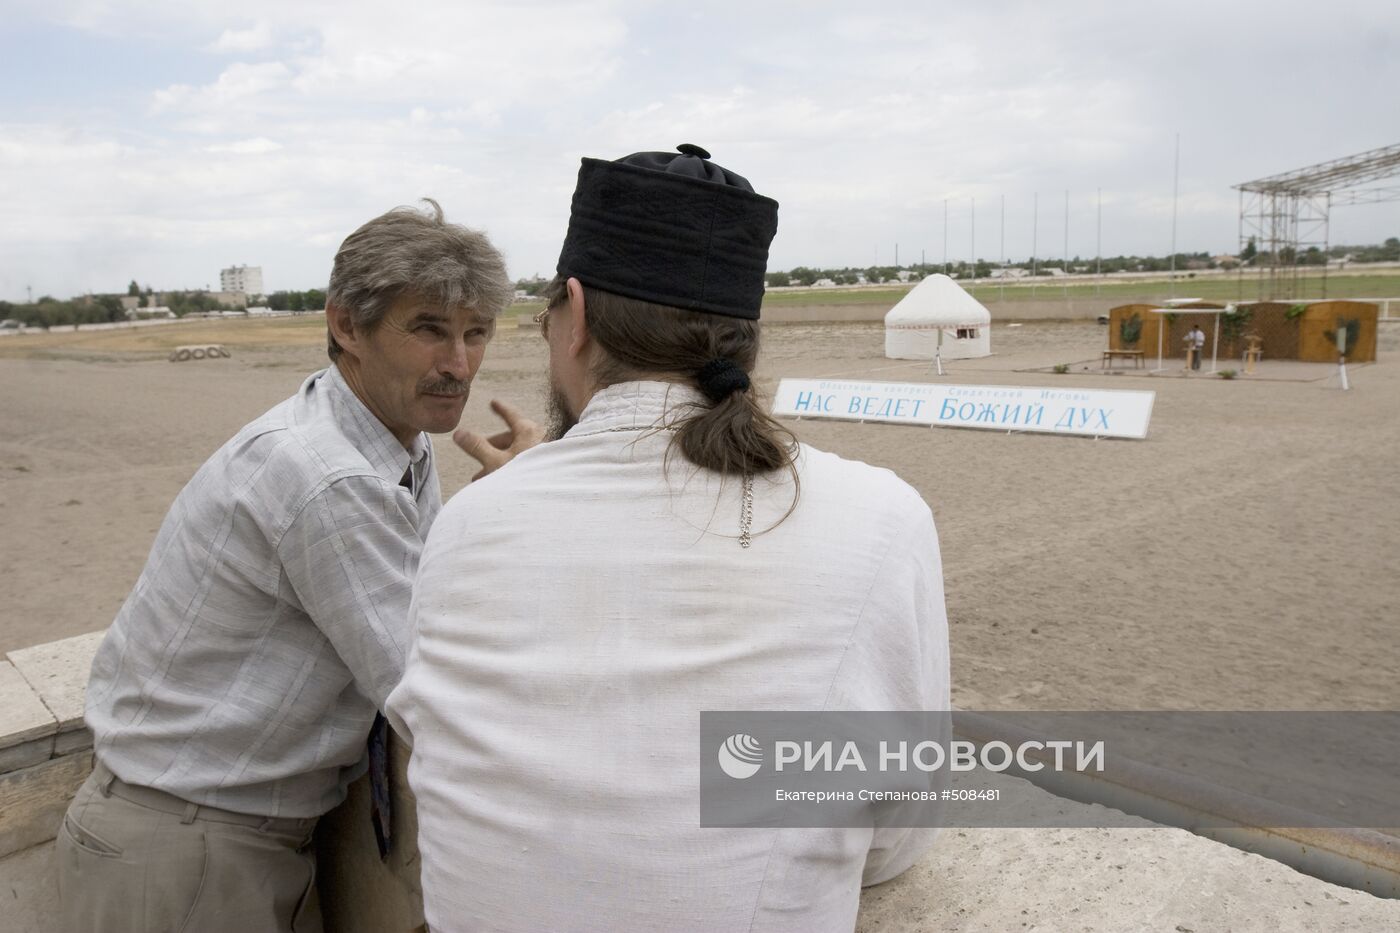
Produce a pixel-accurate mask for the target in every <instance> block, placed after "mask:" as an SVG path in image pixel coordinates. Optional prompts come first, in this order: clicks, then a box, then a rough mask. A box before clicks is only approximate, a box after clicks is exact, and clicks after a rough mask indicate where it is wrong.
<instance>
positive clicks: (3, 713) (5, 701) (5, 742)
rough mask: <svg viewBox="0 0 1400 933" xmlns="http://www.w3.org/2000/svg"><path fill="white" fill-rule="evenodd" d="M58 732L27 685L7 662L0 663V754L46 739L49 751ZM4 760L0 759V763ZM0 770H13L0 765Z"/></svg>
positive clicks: (36, 696)
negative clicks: (53, 737)
mask: <svg viewBox="0 0 1400 933" xmlns="http://www.w3.org/2000/svg"><path fill="white" fill-rule="evenodd" d="M57 732H58V720H57V718H55V717H54V715H53V713H51V712H49V708H48V707H47V706H45V705H44V701H43V700H42V699H40V697H39V694H38V693H37V692H35V690H34V688H33V687H32V686H30V684H29V681H27V680H26V679H25V678H24V675H22V674H21V673H20V672H19V671H18V670H17V669H16V668H15V666H14V665H13V664H11V663H10V662H9V661H3V660H0V753H3V752H4V751H5V750H7V749H13V748H16V747H22V746H27V745H29V744H30V743H32V742H34V741H35V740H39V739H48V745H49V747H50V748H52V746H53V739H52V738H51V737H52V736H53V735H54V734H56V733H57ZM20 757H21V758H24V757H25V756H24V755H21V756H20ZM44 757H45V758H47V757H48V755H45V756H44ZM3 760H4V759H0V762H3ZM31 763H32V762H31ZM14 767H24V765H22V764H21V765H15V766H14ZM0 770H12V768H5V767H4V766H3V764H0Z"/></svg>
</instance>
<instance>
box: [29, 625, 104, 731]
mask: <svg viewBox="0 0 1400 933" xmlns="http://www.w3.org/2000/svg"><path fill="white" fill-rule="evenodd" d="M105 634H106V632H105V631H101V632H89V633H88V634H86V635H76V636H74V637H72V638H65V639H62V640H61V641H53V642H49V643H48V644H46V645H35V646H34V647H32V648H23V649H21V650H19V651H11V652H10V654H9V658H10V663H11V664H13V665H14V667H15V670H17V671H18V672H19V673H20V676H22V677H23V678H24V679H25V680H26V681H28V683H29V686H30V687H32V688H33V689H34V692H35V693H37V694H38V695H39V699H40V700H42V701H43V704H44V706H45V707H47V708H48V710H49V712H50V713H52V714H53V717H54V718H55V719H56V720H58V731H59V732H71V731H73V730H76V729H81V728H82V727H83V707H84V703H85V700H86V696H87V682H88V672H89V671H90V670H91V668H92V656H93V655H94V654H96V653H97V647H98V645H100V644H102V637H103V636H104V635H105ZM89 744H91V742H89Z"/></svg>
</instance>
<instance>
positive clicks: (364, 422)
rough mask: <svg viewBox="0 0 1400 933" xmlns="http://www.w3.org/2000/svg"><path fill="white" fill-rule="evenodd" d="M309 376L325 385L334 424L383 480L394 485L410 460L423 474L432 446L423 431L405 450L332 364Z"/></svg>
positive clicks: (419, 472) (315, 382) (418, 473)
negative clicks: (409, 448) (408, 448)
mask: <svg viewBox="0 0 1400 933" xmlns="http://www.w3.org/2000/svg"><path fill="white" fill-rule="evenodd" d="M311 378H312V380H313V383H314V384H315V385H317V386H321V387H324V388H325V391H326V392H327V393H328V398H329V399H330V402H331V410H332V412H334V417H335V421H336V424H338V425H339V426H340V429H341V431H343V432H344V433H345V436H346V437H347V438H349V439H350V442H351V443H353V444H354V445H355V447H356V449H358V450H359V451H360V453H362V454H364V457H365V459H366V460H368V461H369V465H370V466H371V467H372V468H373V469H374V472H375V473H377V474H378V475H379V476H381V477H383V478H384V480H385V481H386V482H389V483H393V484H395V485H397V484H398V482H399V480H401V479H403V474H404V470H406V469H408V466H409V464H410V463H411V464H413V467H414V470H413V471H414V473H415V474H416V475H417V477H418V478H419V480H420V481H421V479H422V477H423V476H424V475H425V474H426V470H427V465H428V460H427V458H428V456H429V452H430V451H431V449H432V447H431V444H430V443H429V441H428V437H427V435H426V434H424V433H423V432H422V431H419V432H418V433H417V434H416V435H414V438H413V444H412V449H411V450H406V449H404V446H403V445H402V444H400V443H399V439H398V438H396V437H395V436H394V434H393V432H392V431H390V430H389V429H388V428H387V427H385V426H384V422H382V421H380V420H379V419H378V418H376V417H375V416H374V412H372V411H370V410H369V409H368V408H367V407H366V406H365V403H364V402H362V401H360V397H359V396H358V395H356V394H355V392H354V390H353V389H351V388H350V386H349V385H348V384H347V383H346V382H345V377H344V376H342V375H341V373H340V367H339V366H337V365H335V364H334V363H332V364H331V365H330V366H329V367H327V368H326V369H325V370H323V371H322V372H320V373H318V374H317V375H316V376H313V377H311Z"/></svg>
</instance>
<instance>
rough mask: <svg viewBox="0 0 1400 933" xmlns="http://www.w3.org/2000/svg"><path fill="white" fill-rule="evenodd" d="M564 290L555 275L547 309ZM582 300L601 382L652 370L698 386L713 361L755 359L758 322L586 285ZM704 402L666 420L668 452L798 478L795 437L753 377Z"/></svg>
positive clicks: (742, 365)
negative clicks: (762, 398) (670, 434)
mask: <svg viewBox="0 0 1400 933" xmlns="http://www.w3.org/2000/svg"><path fill="white" fill-rule="evenodd" d="M567 296H568V290H567V286H566V282H565V280H564V279H562V278H558V277H556V278H555V279H554V280H553V281H552V282H550V283H549V285H547V286H546V287H545V289H544V298H545V301H546V302H548V304H549V306H551V307H552V306H553V305H555V304H558V303H559V302H561V301H564V300H566V299H567ZM583 300H584V306H585V307H586V308H587V315H588V317H587V320H588V333H589V335H590V336H591V337H592V338H593V339H594V340H595V341H597V343H598V346H599V347H601V348H602V350H603V353H602V354H601V355H600V359H599V361H598V363H597V364H596V366H595V367H594V371H593V374H592V375H593V378H594V379H595V380H596V382H597V384H598V386H599V387H600V388H603V387H606V386H610V385H613V384H615V383H619V382H630V381H632V380H636V379H645V378H655V377H657V376H665V377H667V378H669V379H671V380H673V381H680V382H684V383H685V384H686V385H690V386H694V387H697V388H698V387H699V380H698V376H699V373H700V371H701V370H702V369H703V368H704V367H705V366H706V365H707V364H709V363H711V362H713V361H714V360H716V359H723V360H729V361H731V362H732V363H734V365H735V366H737V367H738V368H739V369H741V370H743V372H744V373H745V374H751V373H752V372H753V369H754V366H755V364H756V363H757V362H758V347H759V325H758V322H757V321H749V320H744V319H742V318H734V317H725V316H723V315H718V314H702V313H700V312H697V311H686V310H682V309H680V308H673V307H670V306H667V305H660V304H653V303H652V302H649V301H642V300H640V299H637V298H628V297H626V296H623V295H616V294H613V293H611V292H604V291H599V290H598V289H595V288H589V287H588V286H586V285H585V286H584V287H583ZM678 377H679V378H678ZM707 404H708V407H706V406H705V405H701V406H697V408H696V409H695V413H694V414H692V415H689V416H686V417H683V418H682V419H681V420H679V421H677V422H674V423H672V425H671V427H673V428H674V429H675V430H676V434H675V437H674V439H673V440H672V442H671V444H672V448H673V449H674V450H676V451H678V452H679V453H680V454H681V455H682V456H683V457H685V459H686V460H688V461H690V462H691V463H693V464H695V465H696V466H698V467H702V468H704V469H707V470H714V471H715V472H717V473H721V474H723V475H725V476H738V475H743V474H745V473H753V474H758V473H771V472H774V471H776V470H786V471H788V473H789V474H791V476H792V478H793V482H794V484H796V483H797V482H798V475H797V466H796V463H795V461H794V458H795V456H796V454H797V438H796V437H795V436H793V434H792V432H791V431H789V430H788V429H787V428H785V427H783V426H782V425H781V424H780V423H778V421H777V420H775V419H774V418H773V416H772V415H770V414H768V412H767V411H765V410H764V408H763V406H762V404H761V403H760V402H759V399H758V394H757V391H756V389H755V388H754V386H753V385H752V383H750V385H749V386H748V387H747V388H744V389H739V390H736V391H734V392H731V393H729V394H728V395H727V396H726V397H724V398H723V399H721V400H720V401H719V402H709V400H708V399H707ZM793 505H794V507H795V506H796V499H794V501H793Z"/></svg>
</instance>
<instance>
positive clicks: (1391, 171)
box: [1234, 144, 1400, 299]
mask: <svg viewBox="0 0 1400 933" xmlns="http://www.w3.org/2000/svg"><path fill="white" fill-rule="evenodd" d="M1388 178H1400V144H1396V145H1394V146H1386V147H1384V148H1382V149H1372V150H1371V151H1370V152H1362V153H1360V154H1358V155H1354V156H1347V157H1346V158H1344V159H1333V160H1332V161H1331V162H1321V163H1319V164H1317V165H1309V166H1308V167H1307V168H1300V169H1294V170H1293V171H1291V172H1284V173H1282V174H1280V175H1270V176H1269V177H1267V178H1259V179H1256V180H1254V181H1247V182H1243V183H1242V184H1238V185H1235V186H1234V187H1235V189H1236V190H1237V191H1239V193H1240V251H1241V253H1243V252H1244V250H1245V249H1246V247H1247V246H1248V243H1249V240H1250V239H1253V240H1254V245H1255V249H1256V250H1258V254H1257V258H1256V259H1255V262H1254V267H1255V268H1256V269H1257V271H1258V273H1259V275H1258V281H1259V295H1258V297H1259V298H1261V299H1273V298H1297V297H1299V295H1298V291H1299V284H1300V278H1301V270H1302V269H1306V268H1307V267H1306V266H1303V267H1301V268H1300V266H1299V260H1300V259H1301V258H1302V257H1303V254H1304V253H1305V252H1306V251H1307V250H1308V249H1309V248H1310V247H1314V246H1315V247H1317V248H1318V249H1319V250H1321V252H1322V258H1323V262H1322V295H1323V297H1326V295H1327V248H1328V239H1327V225H1328V218H1329V215H1330V214H1331V212H1332V208H1333V207H1337V206H1341V205H1350V204H1380V203H1383V202H1386V201H1400V184H1389V185H1379V186H1377V185H1375V183H1376V182H1379V181H1383V180H1385V179H1388ZM1363 186H1369V187H1363ZM1240 276H1241V278H1240V283H1241V290H1243V283H1244V267H1243V266H1241V267H1240ZM1240 297H1244V296H1243V294H1241V296H1240Z"/></svg>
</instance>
